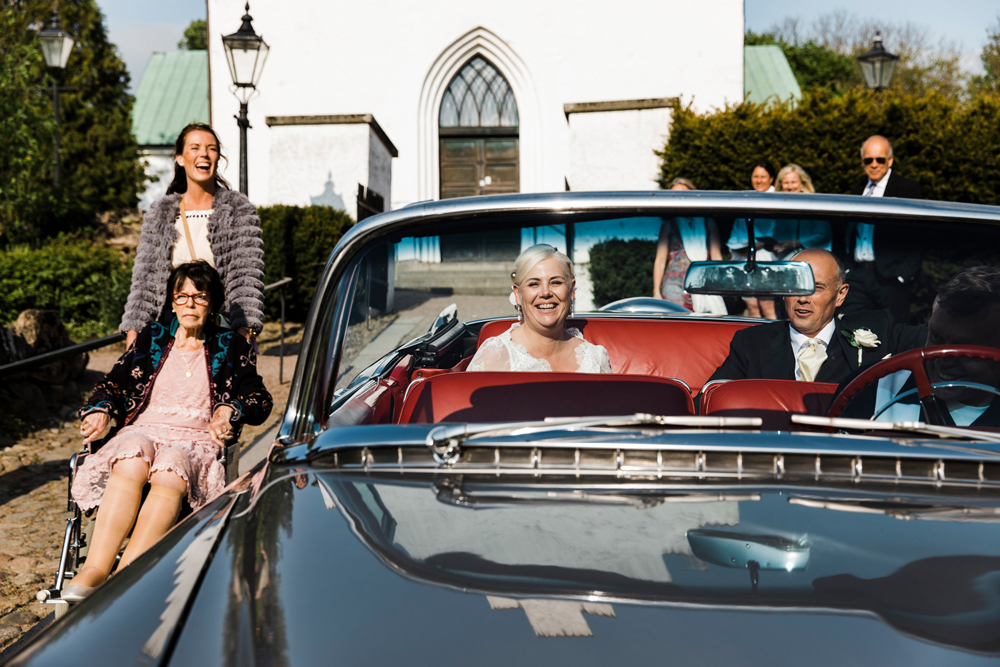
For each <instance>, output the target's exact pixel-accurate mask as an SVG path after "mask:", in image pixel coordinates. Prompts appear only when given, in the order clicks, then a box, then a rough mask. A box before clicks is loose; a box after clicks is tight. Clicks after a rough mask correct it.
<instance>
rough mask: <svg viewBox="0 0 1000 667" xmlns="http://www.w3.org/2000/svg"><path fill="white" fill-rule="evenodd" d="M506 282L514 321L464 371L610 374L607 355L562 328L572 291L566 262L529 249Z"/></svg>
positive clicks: (542, 247)
mask: <svg viewBox="0 0 1000 667" xmlns="http://www.w3.org/2000/svg"><path fill="white" fill-rule="evenodd" d="M510 279H511V283H512V287H511V290H512V291H511V296H510V300H511V303H512V304H513V305H514V309H515V310H516V311H517V319H518V321H517V323H515V324H513V325H511V327H510V329H508V330H507V331H505V332H503V333H502V334H500V335H499V336H495V337H493V338H490V339H489V340H487V341H486V342H485V343H483V345H482V347H480V348H479V350H478V351H477V352H476V356H474V357H473V358H472V361H471V362H470V363H469V367H468V370H470V371H529V372H530V371H541V372H547V371H548V372H551V371H554V372H560V373H610V372H611V362H610V361H609V360H608V351H607V350H606V349H604V347H602V346H600V345H593V344H591V343H588V342H587V341H585V340H584V339H583V335H582V334H581V333H580V331H579V330H578V329H574V328H567V327H566V319H567V318H568V317H569V316H570V315H571V314H572V304H573V297H574V294H575V292H576V278H575V276H574V273H573V262H571V261H570V259H569V257H567V256H566V255H564V254H563V253H561V252H559V251H558V250H556V249H555V248H553V247H552V246H550V245H546V244H544V243H540V244H538V245H534V246H531V247H530V248H528V249H527V250H525V251H523V252H522V253H521V254H520V255H518V258H517V260H516V261H515V262H514V270H513V271H511V273H510Z"/></svg>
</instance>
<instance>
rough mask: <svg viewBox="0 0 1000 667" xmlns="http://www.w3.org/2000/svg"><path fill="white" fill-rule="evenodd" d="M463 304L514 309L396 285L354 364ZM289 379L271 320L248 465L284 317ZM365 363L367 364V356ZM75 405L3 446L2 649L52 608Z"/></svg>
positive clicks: (291, 335)
mask: <svg viewBox="0 0 1000 667" xmlns="http://www.w3.org/2000/svg"><path fill="white" fill-rule="evenodd" d="M452 303H454V304H456V306H457V307H458V317H459V318H460V319H461V320H463V321H469V320H474V319H479V318H483V317H492V316H496V315H507V314H513V308H512V307H511V305H510V303H509V302H508V300H507V297H505V296H470V295H449V296H443V295H436V294H432V293H430V292H418V291H413V290H397V291H396V305H397V309H398V312H397V313H395V314H394V315H390V316H387V317H383V318H379V319H378V320H376V321H373V323H372V325H371V326H369V325H367V324H362V325H358V331H357V332H356V334H357V336H356V348H357V353H356V354H357V356H356V358H355V360H354V363H353V364H352V365H353V366H354V367H355V368H359V369H360V368H364V367H365V366H362V365H360V364H361V363H363V362H365V361H367V360H369V359H370V360H372V361H374V360H375V359H377V358H378V357H379V356H382V355H383V354H385V353H386V352H388V351H390V350H391V349H393V348H395V347H396V346H398V345H399V344H400V343H403V342H406V341H408V340H410V339H412V338H415V337H417V336H419V335H420V334H422V333H424V332H426V331H427V329H428V327H430V325H431V324H432V323H433V322H434V320H435V319H436V318H437V316H438V314H439V313H440V312H441V311H442V310H443V309H444V308H446V307H447V306H448V305H450V304H452ZM286 334H287V337H286V348H285V357H284V382H283V383H281V382H279V367H280V362H281V359H282V357H280V356H279V354H278V348H277V344H278V326H277V325H276V324H274V323H269V324H268V325H267V326H266V327H265V330H264V332H263V333H262V334H261V336H260V338H259V342H260V346H261V350H262V353H261V355H260V356H259V357H258V368H259V370H260V373H261V376H262V377H263V378H264V383H265V385H266V386H267V388H268V390H269V391H270V392H271V394H272V395H273V396H274V406H275V408H274V412H273V413H272V415H271V418H270V419H269V420H268V421H267V423H265V424H263V425H261V426H257V427H247V428H246V429H244V431H243V438H242V442H244V443H246V446H245V448H244V450H243V452H242V453H241V457H240V470H241V472H242V471H245V470H247V469H249V468H250V467H252V466H253V465H254V464H255V463H257V462H258V461H259V460H261V458H263V456H264V455H265V454H266V453H267V450H268V448H269V446H270V444H271V441H272V440H273V438H274V435H275V434H276V430H277V425H278V423H279V421H280V418H281V415H282V413H283V412H284V407H285V403H286V402H287V400H288V388H289V383H290V380H291V377H292V374H293V372H294V370H295V361H296V357H297V355H298V347H299V345H298V344H299V341H300V340H301V337H302V327H301V326H300V325H297V324H287V325H286ZM120 353H121V350H110V349H106V350H104V351H99V352H97V353H93V354H91V358H90V363H89V364H88V366H87V372H86V375H85V376H84V377H83V378H81V380H80V381H79V385H80V386H93V384H94V383H96V382H97V381H99V380H100V379H101V378H102V377H103V375H104V373H106V372H107V371H108V370H109V369H110V368H111V366H112V365H113V364H114V362H115V360H116V359H117V358H118V355H119V354H120ZM366 365H367V364H366ZM77 407H79V406H78V405H67V406H64V407H63V410H62V414H63V415H64V416H63V418H62V419H59V420H54V421H53V422H52V423H51V425H50V426H49V427H47V428H42V429H40V430H37V431H35V432H33V433H31V434H29V435H28V436H26V437H24V438H22V439H21V440H20V441H19V442H17V443H16V444H14V445H12V446H10V447H6V448H3V449H2V450H0V650H3V649H4V648H6V647H8V646H9V645H11V644H12V643H13V642H15V641H17V640H18V638H20V637H22V636H23V634H24V633H25V632H26V631H28V630H29V629H30V628H31V627H32V626H34V625H36V624H37V623H38V622H39V620H40V619H41V618H43V617H46V616H48V615H49V614H50V612H51V609H50V607H49V606H48V605H44V604H42V603H40V602H36V601H35V593H36V592H38V590H40V589H41V588H47V587H48V586H50V585H51V584H52V583H53V581H54V579H55V573H56V570H57V569H58V566H59V549H60V547H61V545H62V533H63V529H64V527H65V519H66V518H68V517H69V516H70V514H69V513H68V512H67V511H66V492H67V489H66V486H67V467H68V464H69V457H70V456H72V455H73V453H74V452H77V451H79V450H80V448H81V445H80V437H79V430H78V429H79V423H78V422H77V421H76V420H75V417H74V416H73V415H75V410H76V408H77Z"/></svg>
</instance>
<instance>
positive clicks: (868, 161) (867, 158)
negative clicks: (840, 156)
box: [861, 157, 889, 167]
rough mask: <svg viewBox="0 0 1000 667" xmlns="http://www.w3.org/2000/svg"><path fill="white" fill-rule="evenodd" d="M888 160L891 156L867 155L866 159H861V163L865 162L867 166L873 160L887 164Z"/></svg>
mask: <svg viewBox="0 0 1000 667" xmlns="http://www.w3.org/2000/svg"><path fill="white" fill-rule="evenodd" d="M888 160H889V158H886V157H866V158H864V159H862V160H861V164H863V165H865V166H866V167H867V166H868V165H870V164H871V163H872V162H878V163H879V164H885V163H886V162H888Z"/></svg>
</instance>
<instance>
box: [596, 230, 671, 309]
mask: <svg viewBox="0 0 1000 667" xmlns="http://www.w3.org/2000/svg"><path fill="white" fill-rule="evenodd" d="M655 259H656V242H655V241H643V240H641V239H632V240H630V241H623V240H621V239H609V240H607V241H602V242H601V243H598V244H597V245H595V246H594V247H592V248H591V249H590V281H591V284H592V285H593V287H594V307H595V308H600V307H601V306H605V305H607V304H609V303H611V302H612V301H617V300H618V299H625V298H628V297H633V296H649V295H651V294H652V292H653V260H655Z"/></svg>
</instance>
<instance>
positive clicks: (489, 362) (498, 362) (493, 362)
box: [465, 338, 510, 371]
mask: <svg viewBox="0 0 1000 667" xmlns="http://www.w3.org/2000/svg"><path fill="white" fill-rule="evenodd" d="M465 370H467V371H509V370H510V353H509V352H508V351H507V346H506V345H504V344H503V341H501V340H500V339H499V338H490V339H489V340H487V341H486V342H485V343H483V345H482V347H480V348H479V350H477V351H476V356H474V357H472V361H470V362H469V367H468V368H467V369H465Z"/></svg>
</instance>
